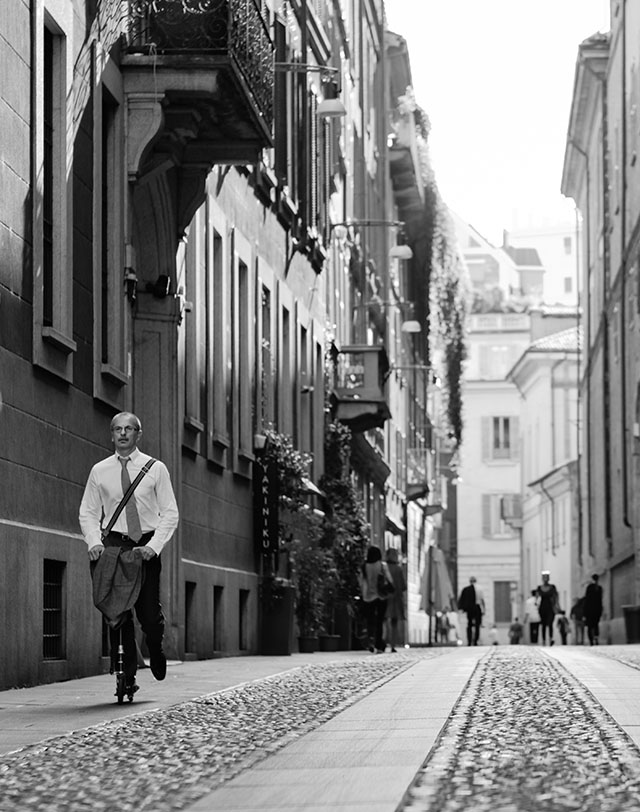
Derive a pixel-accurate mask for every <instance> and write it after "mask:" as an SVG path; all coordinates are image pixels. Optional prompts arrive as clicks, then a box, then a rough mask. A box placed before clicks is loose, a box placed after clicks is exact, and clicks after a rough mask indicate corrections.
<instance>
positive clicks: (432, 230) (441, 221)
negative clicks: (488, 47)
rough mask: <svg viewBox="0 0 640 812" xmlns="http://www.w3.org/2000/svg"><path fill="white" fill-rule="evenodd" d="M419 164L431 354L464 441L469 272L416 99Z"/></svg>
mask: <svg viewBox="0 0 640 812" xmlns="http://www.w3.org/2000/svg"><path fill="white" fill-rule="evenodd" d="M413 112H414V120H415V123H416V132H417V141H418V151H419V156H420V168H421V174H422V183H423V187H424V210H423V213H422V217H421V221H420V223H419V224H417V225H418V228H419V230H420V232H421V242H422V248H423V250H422V252H421V253H422V262H423V267H422V268H421V269H419V271H420V272H421V273H422V274H423V276H424V279H423V285H422V295H423V296H425V298H426V309H427V312H428V314H429V317H428V327H429V341H428V347H429V354H430V356H432V355H433V354H434V351H435V352H437V354H438V355H439V356H441V357H442V361H443V374H444V381H443V383H444V387H445V396H446V417H447V421H448V423H449V427H450V432H451V434H452V435H453V439H454V440H455V442H456V444H457V445H459V444H460V443H461V441H462V429H463V426H462V393H461V390H462V373H463V362H464V360H465V358H466V356H467V348H466V341H465V332H466V316H467V313H468V308H469V286H468V280H467V273H466V268H465V265H464V262H463V260H462V257H461V254H460V252H459V249H458V245H457V240H456V235H455V229H454V226H453V222H452V219H451V216H450V214H449V210H448V209H447V206H446V204H445V203H444V201H443V200H442V197H441V196H440V192H439V190H438V184H437V182H436V177H435V172H434V170H433V166H432V164H431V159H430V156H429V148H428V137H429V130H430V122H429V118H428V116H427V115H426V113H425V112H424V111H423V110H422V109H421V108H420V107H418V106H417V105H416V106H415V109H414V111H413Z"/></svg>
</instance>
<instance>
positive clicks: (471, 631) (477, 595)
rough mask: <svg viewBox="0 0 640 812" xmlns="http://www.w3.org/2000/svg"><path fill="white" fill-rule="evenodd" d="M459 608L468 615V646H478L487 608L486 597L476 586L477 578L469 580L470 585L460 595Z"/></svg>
mask: <svg viewBox="0 0 640 812" xmlns="http://www.w3.org/2000/svg"><path fill="white" fill-rule="evenodd" d="M458 607H459V608H460V610H461V611H462V612H465V614H466V615H467V644H468V645H470V646H471V645H473V646H477V645H478V640H479V639H480V627H481V626H482V616H483V614H484V611H485V606H484V595H483V594H482V590H481V589H480V587H478V586H476V579H475V576H473V575H472V576H471V578H469V585H468V586H465V588H464V589H463V590H462V592H461V593H460V600H459V601H458Z"/></svg>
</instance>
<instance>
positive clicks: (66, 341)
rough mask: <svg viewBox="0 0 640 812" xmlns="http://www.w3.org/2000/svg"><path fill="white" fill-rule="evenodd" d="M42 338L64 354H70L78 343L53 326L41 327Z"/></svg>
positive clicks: (76, 347)
mask: <svg viewBox="0 0 640 812" xmlns="http://www.w3.org/2000/svg"><path fill="white" fill-rule="evenodd" d="M42 340H43V341H45V342H46V343H47V344H50V345H51V346H52V347H55V348H56V349H57V350H60V352H62V353H64V355H70V354H71V353H72V352H75V351H76V350H77V349H78V345H77V344H76V342H75V341H74V340H73V339H72V338H69V337H68V336H66V335H64V333H61V332H60V331H59V330H56V328H55V327H43V328H42Z"/></svg>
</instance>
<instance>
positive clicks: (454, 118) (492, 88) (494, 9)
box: [385, 0, 609, 245]
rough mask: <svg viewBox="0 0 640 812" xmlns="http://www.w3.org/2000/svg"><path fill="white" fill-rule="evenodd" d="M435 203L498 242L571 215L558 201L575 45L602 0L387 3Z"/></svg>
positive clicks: (604, 15)
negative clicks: (437, 197) (421, 124)
mask: <svg viewBox="0 0 640 812" xmlns="http://www.w3.org/2000/svg"><path fill="white" fill-rule="evenodd" d="M385 4H386V12H387V20H388V24H389V28H390V29H391V30H392V31H394V32H395V33H397V34H400V35H401V36H403V37H404V38H405V39H406V41H407V45H408V48H409V56H410V59H411V71H412V76H413V86H414V91H415V95H416V101H417V102H418V104H419V105H420V106H421V107H422V108H423V109H424V110H425V111H426V113H427V115H428V116H429V118H430V120H431V136H430V149H431V160H432V163H433V166H434V169H435V173H436V178H437V181H438V186H439V188H440V192H441V194H442V197H443V198H444V200H445V203H446V204H447V205H448V206H449V207H450V208H451V209H453V210H454V211H456V212H457V213H458V214H459V215H460V216H461V217H462V218H463V219H464V220H466V221H467V222H468V223H470V224H471V225H473V226H474V227H475V228H476V229H477V230H478V231H479V232H480V233H481V234H483V235H484V236H485V237H486V238H487V239H489V240H491V242H493V243H494V244H496V245H499V244H501V242H502V230H503V229H507V230H514V229H517V228H527V227H530V226H538V225H544V224H545V223H546V224H549V223H552V222H557V221H562V220H564V221H566V220H567V219H568V218H569V217H571V219H572V218H573V215H572V211H573V204H572V203H571V204H570V203H568V202H567V201H566V200H565V199H564V198H563V197H562V195H561V193H560V182H561V178H562V164H563V160H564V148H565V141H566V134H567V124H568V120H569V111H570V106H571V98H572V91H573V80H574V71H575V64H576V58H577V53H578V45H579V44H580V42H582V40H584V39H586V38H587V37H589V36H591V35H592V34H594V33H595V32H596V31H608V30H609V0H535V1H534V2H532V1H531V0H386V3H385Z"/></svg>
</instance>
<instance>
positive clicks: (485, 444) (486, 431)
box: [480, 417, 492, 460]
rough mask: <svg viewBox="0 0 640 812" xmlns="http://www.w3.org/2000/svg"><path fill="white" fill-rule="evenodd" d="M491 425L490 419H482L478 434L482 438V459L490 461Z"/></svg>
mask: <svg viewBox="0 0 640 812" xmlns="http://www.w3.org/2000/svg"><path fill="white" fill-rule="evenodd" d="M491 425H492V418H490V417H483V418H482V425H481V426H480V433H481V436H482V459H483V460H490V459H491Z"/></svg>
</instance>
